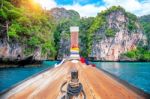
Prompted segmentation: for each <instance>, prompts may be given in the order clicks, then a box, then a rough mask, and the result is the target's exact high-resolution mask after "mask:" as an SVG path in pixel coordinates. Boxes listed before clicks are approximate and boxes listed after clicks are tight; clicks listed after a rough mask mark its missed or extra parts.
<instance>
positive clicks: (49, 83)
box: [0, 61, 144, 99]
mask: <svg viewBox="0 0 150 99" xmlns="http://www.w3.org/2000/svg"><path fill="white" fill-rule="evenodd" d="M72 68H77V69H78V71H79V80H80V82H81V83H82V85H83V89H84V91H85V94H86V99H144V97H142V96H140V95H138V94H137V93H135V92H134V91H132V90H130V89H129V88H127V87H126V86H124V85H123V84H121V83H119V82H118V81H116V80H115V79H113V78H112V77H110V76H109V75H107V74H106V73H104V72H103V71H101V70H98V69H97V68H95V67H90V66H87V65H85V64H82V63H80V62H78V63H72V62H70V61H68V62H65V63H64V64H62V66H60V67H57V68H52V69H49V70H47V71H45V72H43V73H41V74H39V75H37V76H35V77H32V79H29V80H27V81H24V82H23V83H21V84H19V85H18V86H16V87H14V88H12V89H11V90H9V91H8V92H6V93H4V94H3V95H2V96H1V97H0V99H60V97H61V95H62V94H61V92H60V87H61V85H62V83H63V82H65V81H66V80H68V79H69V75H70V70H71V69H72Z"/></svg>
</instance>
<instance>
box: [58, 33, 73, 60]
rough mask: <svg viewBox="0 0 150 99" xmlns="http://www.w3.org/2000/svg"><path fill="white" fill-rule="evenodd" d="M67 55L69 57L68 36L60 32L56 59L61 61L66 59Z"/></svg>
mask: <svg viewBox="0 0 150 99" xmlns="http://www.w3.org/2000/svg"><path fill="white" fill-rule="evenodd" d="M69 55H70V36H69V35H67V34H66V33H65V32H62V33H61V40H60V43H59V50H58V56H57V59H58V60H61V59H63V58H66V57H68V56H69Z"/></svg>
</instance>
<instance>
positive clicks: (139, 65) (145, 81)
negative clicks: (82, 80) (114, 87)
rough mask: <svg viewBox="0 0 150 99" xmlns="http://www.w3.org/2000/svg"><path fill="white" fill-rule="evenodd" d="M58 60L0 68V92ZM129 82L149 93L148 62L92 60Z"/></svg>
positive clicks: (98, 66)
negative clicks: (38, 65) (32, 65)
mask: <svg viewBox="0 0 150 99" xmlns="http://www.w3.org/2000/svg"><path fill="white" fill-rule="evenodd" d="M55 63H58V61H44V62H43V64H42V65H41V66H40V67H20V68H4V69H0V92H3V91H5V90H7V89H8V88H10V87H11V86H14V85H15V84H17V83H19V82H20V81H23V80H25V79H27V78H29V77H31V76H33V75H35V74H38V73H40V72H42V71H44V70H46V69H48V68H53V67H54V64H55ZM94 64H96V66H97V68H101V69H104V70H105V71H108V72H109V73H111V74H113V75H115V76H117V77H119V78H120V79H122V80H124V81H126V82H128V83H129V84H131V85H133V86H135V87H137V88H139V89H141V90H143V91H145V92H147V93H150V62H94Z"/></svg>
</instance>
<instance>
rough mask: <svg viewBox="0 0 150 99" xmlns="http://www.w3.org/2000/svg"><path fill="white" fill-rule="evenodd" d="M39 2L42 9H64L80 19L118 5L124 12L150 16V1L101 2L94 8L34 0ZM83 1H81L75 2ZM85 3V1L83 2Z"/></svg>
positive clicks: (121, 0)
mask: <svg viewBox="0 0 150 99" xmlns="http://www.w3.org/2000/svg"><path fill="white" fill-rule="evenodd" d="M36 1H37V2H39V3H40V4H41V5H42V6H43V8H46V9H48V10H49V9H51V8H53V7H64V8H66V9H68V10H70V9H72V10H75V11H77V12H79V14H80V16H82V17H85V16H86V17H89V16H96V15H97V13H98V12H100V11H102V10H105V9H106V8H109V7H111V6H113V5H120V6H122V7H123V8H125V10H127V11H129V12H131V13H134V14H136V15H138V16H141V15H145V14H150V0H143V1H142V2H139V1H138V0H103V1H104V3H105V4H104V5H102V6H96V5H94V4H87V5H80V4H79V3H77V2H74V4H73V5H61V6H60V5H57V3H56V2H55V0H36ZM76 1H83V0H76ZM83 2H85V1H83Z"/></svg>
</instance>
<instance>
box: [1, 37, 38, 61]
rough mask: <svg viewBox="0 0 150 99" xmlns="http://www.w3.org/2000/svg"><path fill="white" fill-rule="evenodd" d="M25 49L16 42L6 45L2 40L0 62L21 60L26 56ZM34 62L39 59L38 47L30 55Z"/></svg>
mask: <svg viewBox="0 0 150 99" xmlns="http://www.w3.org/2000/svg"><path fill="white" fill-rule="evenodd" d="M24 50H25V47H24V46H21V45H20V44H19V43H17V42H13V43H8V42H7V41H4V40H3V39H1V40H0V59H2V60H9V61H14V60H22V59H24V58H26V57H28V56H25V55H24V52H23V51H24ZM31 55H32V56H33V58H34V60H40V59H41V49H40V48H39V47H37V48H35V50H34V52H33V54H31Z"/></svg>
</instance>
